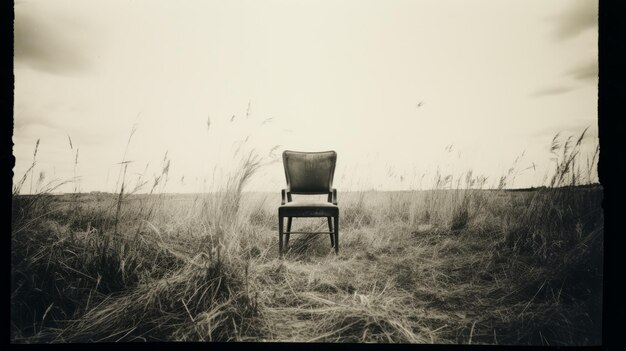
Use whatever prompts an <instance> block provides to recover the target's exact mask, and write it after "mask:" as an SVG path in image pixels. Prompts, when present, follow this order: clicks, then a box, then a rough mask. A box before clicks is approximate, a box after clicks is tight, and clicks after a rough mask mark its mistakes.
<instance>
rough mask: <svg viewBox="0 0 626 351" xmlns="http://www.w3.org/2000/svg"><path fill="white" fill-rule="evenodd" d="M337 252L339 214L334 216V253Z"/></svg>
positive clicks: (336, 253)
mask: <svg viewBox="0 0 626 351" xmlns="http://www.w3.org/2000/svg"><path fill="white" fill-rule="evenodd" d="M338 254H339V215H337V216H335V255H338Z"/></svg>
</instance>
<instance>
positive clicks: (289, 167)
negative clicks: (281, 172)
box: [283, 150, 337, 194]
mask: <svg viewBox="0 0 626 351" xmlns="http://www.w3.org/2000/svg"><path fill="white" fill-rule="evenodd" d="M336 163H337V153H336V152H335V151H323V152H299V151H288V150H286V151H284V152H283V166H284V167H285V177H286V178H287V189H288V190H289V191H290V192H291V193H293V194H328V192H329V191H330V190H331V189H332V187H333V177H334V175H335V164H336Z"/></svg>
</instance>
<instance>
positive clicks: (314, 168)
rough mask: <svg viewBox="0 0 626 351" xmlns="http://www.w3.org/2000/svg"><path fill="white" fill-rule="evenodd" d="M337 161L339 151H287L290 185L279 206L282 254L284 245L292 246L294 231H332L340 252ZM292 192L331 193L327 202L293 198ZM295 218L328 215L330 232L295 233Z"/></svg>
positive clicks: (287, 173) (285, 157)
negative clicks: (334, 179) (334, 181)
mask: <svg viewBox="0 0 626 351" xmlns="http://www.w3.org/2000/svg"><path fill="white" fill-rule="evenodd" d="M336 162H337V153H336V152H335V151H324V152H298V151H284V152H283V166H284V168H285V178H286V179H287V188H286V189H283V190H282V191H281V194H282V201H281V206H280V207H279V208H278V239H279V243H278V252H279V255H280V256H281V257H282V255H283V246H284V247H285V248H286V247H287V246H288V245H289V236H290V235H291V234H329V235H330V245H331V247H334V248H335V254H338V253H339V207H338V206H337V189H334V188H333V176H334V175H335V164H336ZM292 194H296V195H328V199H327V201H326V202H323V201H293V200H292V196H291V195H292ZM285 217H286V218H287V230H286V231H284V227H283V224H284V219H285ZM294 217H326V219H327V221H328V232H292V231H291V222H292V219H293V218H294ZM331 218H332V221H331ZM333 222H334V223H333ZM283 235H284V237H285V242H284V243H283Z"/></svg>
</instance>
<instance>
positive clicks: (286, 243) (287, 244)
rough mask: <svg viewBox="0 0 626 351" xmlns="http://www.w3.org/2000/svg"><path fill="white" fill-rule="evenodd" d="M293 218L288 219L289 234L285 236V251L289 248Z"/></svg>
mask: <svg viewBox="0 0 626 351" xmlns="http://www.w3.org/2000/svg"><path fill="white" fill-rule="evenodd" d="M292 218H293V217H287V233H286V234H285V249H287V248H288V247H289V236H290V234H289V233H291V219H292Z"/></svg>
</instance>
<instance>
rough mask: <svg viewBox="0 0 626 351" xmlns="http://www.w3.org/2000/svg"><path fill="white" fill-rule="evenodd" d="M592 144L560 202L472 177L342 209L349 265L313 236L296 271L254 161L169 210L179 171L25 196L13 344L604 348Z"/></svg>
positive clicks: (562, 182)
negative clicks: (107, 190) (108, 186)
mask: <svg viewBox="0 0 626 351" xmlns="http://www.w3.org/2000/svg"><path fill="white" fill-rule="evenodd" d="M131 136H132V134H131ZM575 140H577V142H575ZM580 140H582V136H581V138H579V139H569V141H567V140H566V141H565V142H559V138H555V141H554V142H553V151H554V152H555V153H557V154H558V155H560V156H559V158H558V159H557V161H556V163H555V166H556V167H555V174H554V175H553V176H552V178H551V179H550V180H549V182H548V185H549V187H547V188H540V189H535V190H532V191H530V190H529V191H507V190H505V189H503V188H502V187H501V188H497V189H484V184H485V182H484V178H481V177H475V176H473V175H472V174H471V172H468V173H467V174H466V175H464V176H463V177H460V178H457V179H455V178H452V177H448V176H444V175H438V176H437V178H436V179H435V185H436V186H435V189H433V190H429V191H412V192H357V193H343V194H342V193H340V198H339V200H340V206H341V211H342V212H341V219H342V232H341V234H340V242H341V252H340V255H339V256H335V255H334V254H332V250H331V247H330V242H329V239H328V237H327V236H296V237H294V238H292V240H291V243H290V251H289V252H288V253H287V255H286V257H285V259H284V260H280V259H278V257H277V256H278V255H277V251H278V247H277V246H278V240H277V218H276V206H277V204H278V203H279V196H278V194H252V193H244V192H242V190H243V188H244V186H245V184H246V182H247V181H248V180H249V179H250V178H251V177H252V176H253V175H254V173H255V172H256V171H257V170H258V168H259V167H261V165H262V162H263V161H262V159H261V158H259V157H257V156H256V154H255V153H254V152H251V153H249V154H248V155H244V157H243V158H241V166H240V167H239V168H238V170H237V171H236V172H235V173H233V174H232V175H231V177H230V178H229V179H230V180H229V181H228V182H227V183H226V184H224V185H223V186H221V187H218V188H216V189H215V191H213V192H212V193H209V194H198V195H166V194H163V187H164V186H165V184H166V183H167V175H168V171H169V161H168V160H167V156H166V157H165V158H164V160H163V167H162V172H161V175H159V176H158V177H155V179H153V180H152V182H151V183H145V184H147V185H151V186H152V188H151V190H148V191H146V192H147V193H148V194H136V193H134V192H133V190H131V191H128V190H127V189H129V188H131V187H130V186H128V184H127V183H126V181H125V176H124V175H123V171H122V173H120V187H119V189H120V190H119V192H118V193H117V194H80V195H64V196H53V195H50V194H49V189H46V187H43V186H42V187H40V189H43V190H42V191H40V192H39V193H38V194H37V195H33V196H24V195H17V193H18V192H19V191H18V192H16V193H15V196H14V201H13V224H12V225H13V226H12V228H13V230H12V249H11V250H12V252H11V253H12V267H11V341H12V342H14V343H39V342H100V341H161V340H176V341H218V340H219V341H263V340H265V341H311V342H379V343H380V342H382V343H462V344H475V343H478V344H536V345H548V344H549V345H589V344H599V343H600V340H601V318H602V316H601V312H600V311H601V310H602V301H601V296H602V257H603V252H602V238H603V213H602V209H601V206H600V204H601V200H602V190H601V188H600V187H599V186H591V187H580V186H578V187H574V185H580V184H585V183H588V182H589V180H590V179H591V177H590V176H589V174H588V173H585V171H586V170H587V169H586V168H585V169H584V170H583V171H581V169H580V167H576V165H577V164H582V162H580V161H579V158H580V156H579V154H578V151H577V150H578V148H579V146H580ZM566 147H567V150H563V149H564V148H566ZM35 156H36V153H35ZM594 157H595V156H594ZM593 162H594V161H593V160H592V163H593ZM33 164H34V162H33ZM31 169H32V167H31ZM588 172H590V169H589V171H588ZM26 179H27V176H25V177H24V178H23V180H22V181H20V183H19V184H18V186H19V187H21V186H22V185H23V184H24V183H25V182H26ZM566 180H567V181H566ZM500 183H501V184H505V183H506V177H505V178H503V180H502V181H501V182H500ZM16 190H17V188H16ZM294 225H296V226H300V227H307V228H310V229H315V228H318V227H319V228H323V227H324V226H325V225H326V223H325V221H321V220H320V221H316V220H313V219H311V220H297V221H295V222H294Z"/></svg>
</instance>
